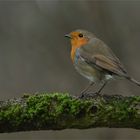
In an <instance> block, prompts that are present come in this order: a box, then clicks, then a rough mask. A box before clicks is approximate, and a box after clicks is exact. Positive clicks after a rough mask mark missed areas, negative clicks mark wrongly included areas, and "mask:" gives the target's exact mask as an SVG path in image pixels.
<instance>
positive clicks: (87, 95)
mask: <svg viewBox="0 0 140 140" xmlns="http://www.w3.org/2000/svg"><path fill="white" fill-rule="evenodd" d="M99 96H102V94H99V92H84V93H81V94H80V96H78V98H79V99H90V98H95V97H99Z"/></svg>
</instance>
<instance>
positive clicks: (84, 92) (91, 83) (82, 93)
mask: <svg viewBox="0 0 140 140" xmlns="http://www.w3.org/2000/svg"><path fill="white" fill-rule="evenodd" d="M93 84H94V82H90V83H89V84H88V86H87V87H86V88H85V89H84V90H82V91H81V93H80V97H83V96H84V94H86V91H87V90H88V89H89V88H90V87H91V86H93Z"/></svg>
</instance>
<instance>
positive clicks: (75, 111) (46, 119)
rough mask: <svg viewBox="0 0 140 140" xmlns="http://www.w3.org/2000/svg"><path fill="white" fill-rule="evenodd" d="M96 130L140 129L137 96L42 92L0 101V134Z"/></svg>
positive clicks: (138, 97)
mask: <svg viewBox="0 0 140 140" xmlns="http://www.w3.org/2000/svg"><path fill="white" fill-rule="evenodd" d="M95 127H114V128H116V127H119V128H136V129H140V96H131V97H124V96H119V95H118V96H116V95H103V96H93V97H89V98H83V99H79V98H77V97H75V96H71V95H69V94H62V93H51V94H47V93H42V94H34V95H31V94H26V95H24V96H23V97H21V98H17V99H9V100H6V101H0V133H4V132H17V131H31V130H61V129H70V128H75V129H87V128H95Z"/></svg>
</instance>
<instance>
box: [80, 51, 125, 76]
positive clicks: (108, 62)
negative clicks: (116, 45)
mask: <svg viewBox="0 0 140 140" xmlns="http://www.w3.org/2000/svg"><path fill="white" fill-rule="evenodd" d="M110 51H111V50H110ZM111 53H112V54H111ZM79 54H80V57H81V58H82V59H83V60H84V61H85V62H86V63H88V64H89V65H90V66H93V67H97V68H98V69H99V70H105V71H107V72H109V73H113V74H116V75H119V76H124V77H127V72H126V70H125V69H124V67H123V65H122V64H121V63H120V61H119V59H118V58H117V57H116V56H115V55H114V54H113V52H109V54H110V56H109V55H107V56H105V55H103V54H102V53H96V54H92V53H88V52H86V51H85V50H84V49H79Z"/></svg>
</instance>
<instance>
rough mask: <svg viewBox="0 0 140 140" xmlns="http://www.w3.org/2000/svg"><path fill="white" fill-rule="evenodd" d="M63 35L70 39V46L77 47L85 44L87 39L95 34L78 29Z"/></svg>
mask: <svg viewBox="0 0 140 140" xmlns="http://www.w3.org/2000/svg"><path fill="white" fill-rule="evenodd" d="M65 37H67V38H69V39H70V41H71V45H72V47H76V48H79V47H81V46H83V45H86V44H87V43H88V41H89V40H90V39H92V38H93V37H95V36H94V34H92V33H90V32H88V31H86V30H81V29H78V30H75V31H72V32H70V33H69V34H66V35H65Z"/></svg>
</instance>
